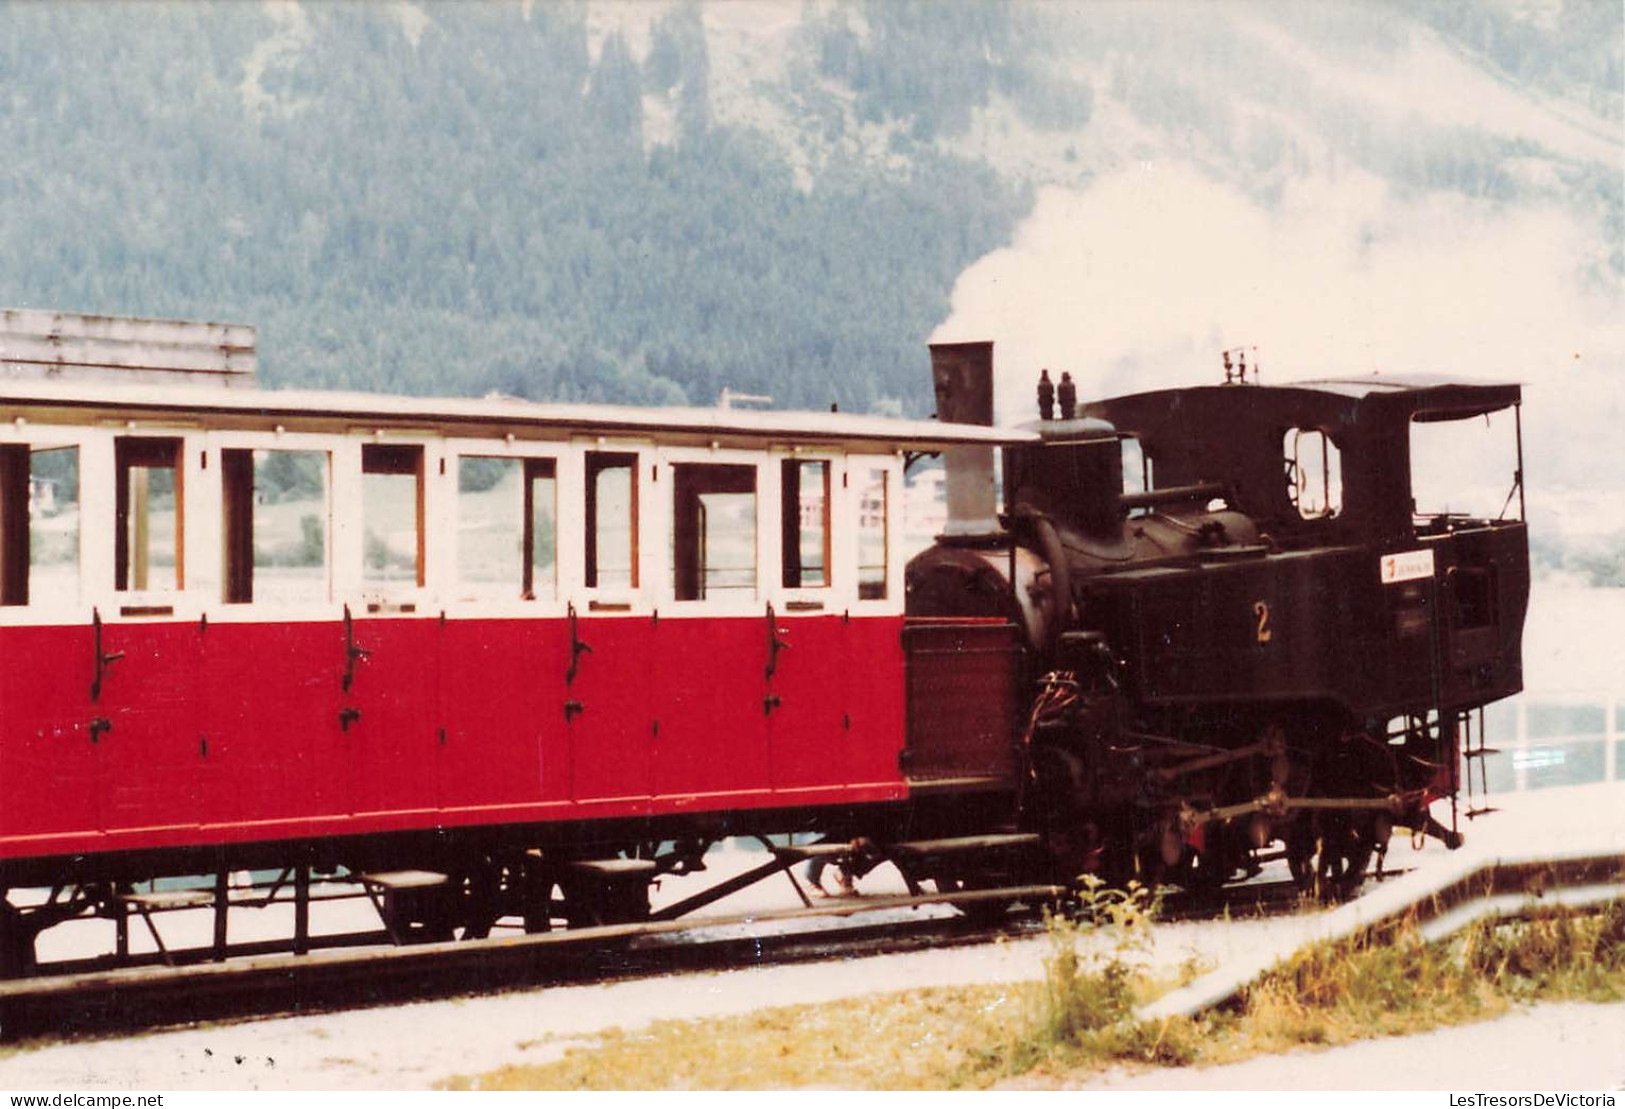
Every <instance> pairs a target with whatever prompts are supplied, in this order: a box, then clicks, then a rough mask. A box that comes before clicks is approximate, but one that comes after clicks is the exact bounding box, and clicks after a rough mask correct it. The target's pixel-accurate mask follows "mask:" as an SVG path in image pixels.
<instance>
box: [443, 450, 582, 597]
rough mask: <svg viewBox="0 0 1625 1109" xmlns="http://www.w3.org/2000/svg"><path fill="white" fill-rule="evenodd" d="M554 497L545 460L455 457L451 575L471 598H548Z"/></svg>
mask: <svg viewBox="0 0 1625 1109" xmlns="http://www.w3.org/2000/svg"><path fill="white" fill-rule="evenodd" d="M557 504H558V496H557V489H556V474H555V469H554V463H553V460H552V459H551V458H482V457H475V456H465V457H463V458H460V459H458V460H457V579H458V581H459V582H460V583H461V587H462V590H463V592H464V593H465V594H467V595H469V596H474V597H493V598H511V597H523V598H525V599H527V600H530V599H534V598H536V597H550V596H552V595H553V592H554V589H555V580H556V574H557V559H556V558H555V554H554V551H555V545H556V542H557V540H556V535H557V529H556V518H557Z"/></svg>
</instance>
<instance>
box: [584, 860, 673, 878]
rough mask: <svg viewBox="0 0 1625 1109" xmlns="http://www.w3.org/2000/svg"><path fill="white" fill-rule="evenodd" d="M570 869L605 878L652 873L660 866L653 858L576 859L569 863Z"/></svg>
mask: <svg viewBox="0 0 1625 1109" xmlns="http://www.w3.org/2000/svg"><path fill="white" fill-rule="evenodd" d="M570 869H571V870H577V871H580V872H582V873H583V874H597V875H600V876H602V877H605V878H626V877H630V876H632V875H634V874H649V875H652V874H654V873H655V871H657V870H659V869H660V867H659V865H658V864H657V863H656V862H655V861H654V860H653V859H577V860H576V861H575V862H572V863H571V864H570Z"/></svg>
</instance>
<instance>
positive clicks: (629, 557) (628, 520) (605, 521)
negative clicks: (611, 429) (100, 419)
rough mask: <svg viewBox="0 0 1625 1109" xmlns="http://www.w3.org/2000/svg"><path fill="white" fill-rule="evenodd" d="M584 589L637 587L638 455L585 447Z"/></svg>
mask: <svg viewBox="0 0 1625 1109" xmlns="http://www.w3.org/2000/svg"><path fill="white" fill-rule="evenodd" d="M586 492H587V528H586V543H587V551H586V555H587V558H586V562H587V567H586V568H587V575H586V579H587V581H586V583H587V588H588V589H636V588H637V587H638V456H637V455H635V454H631V453H618V452H608V451H588V452H587V490H586Z"/></svg>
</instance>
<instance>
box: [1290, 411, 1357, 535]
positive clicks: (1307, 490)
mask: <svg viewBox="0 0 1625 1109" xmlns="http://www.w3.org/2000/svg"><path fill="white" fill-rule="evenodd" d="M1281 445H1282V450H1283V452H1284V453H1285V455H1286V494H1287V497H1288V499H1290V500H1291V501H1292V503H1293V504H1294V505H1295V506H1296V507H1297V509H1298V515H1300V516H1302V517H1303V518H1304V519H1305V520H1319V519H1324V518H1326V517H1329V516H1336V515H1337V513H1338V512H1339V511H1340V510H1341V509H1342V507H1343V459H1342V453H1341V452H1340V451H1339V450H1338V449H1337V444H1336V443H1333V442H1332V440H1331V436H1329V435H1327V434H1326V433H1325V432H1323V431H1320V430H1319V429H1317V428H1292V429H1291V430H1290V431H1288V432H1287V433H1286V435H1285V437H1284V438H1283V439H1282V444H1281Z"/></svg>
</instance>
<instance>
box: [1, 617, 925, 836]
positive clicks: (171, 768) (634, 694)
mask: <svg viewBox="0 0 1625 1109" xmlns="http://www.w3.org/2000/svg"><path fill="white" fill-rule="evenodd" d="M775 625H776V626H775V629H774V635H773V636H772V637H771V638H770V636H769V634H768V627H767V622H766V620H765V619H764V618H762V617H757V618H754V619H752V618H693V619H672V618H665V619H660V620H654V619H650V618H647V617H597V618H584V619H581V620H580V621H579V622H578V623H577V625H576V627H575V630H574V633H573V637H572V631H571V627H570V624H569V623H568V622H567V621H564V620H546V621H541V620H450V621H441V620H437V619H402V618H358V619H356V620H355V622H354V624H353V626H352V627H351V629H350V630H349V632H348V635H347V632H346V628H345V625H344V623H343V622H342V621H332V622H305V623H256V624H246V623H222V622H215V623H210V624H207V625H204V624H202V623H184V624H182V623H139V624H136V623H118V624H113V623H109V624H107V625H105V626H104V627H103V629H102V638H103V642H102V653H103V654H104V655H105V656H119V657H116V658H114V659H112V660H111V661H102V662H100V663H98V661H97V657H96V656H97V652H96V649H95V639H94V632H93V629H92V628H91V627H89V626H84V625H81V626H67V627H62V626H58V627H13V628H5V629H0V858H21V857H28V856H40V855H60V854H66V853H88V852H97V851H113V850H129V849H135V848H146V847H174V846H182V845H190V844H212V843H235V842H248V841H254V840H272V839H282V838H291V837H302V836H315V835H352V834H365V833H370V832H382V831H391V830H404V829H413V828H425V827H438V826H453V825H481V824H506V823H519V822H535V821H549V820H565V819H568V820H580V819H584V818H595V817H602V818H611V817H620V816H632V815H645V814H648V815H658V814H664V813H676V812H704V811H714V810H737V809H749V808H757V807H764V808H765V807H782V806H786V805H834V804H845V803H852V802H864V801H883V800H891V799H897V798H901V797H902V796H903V795H904V793H905V785H904V783H903V781H902V778H901V776H900V774H899V771H898V752H899V749H900V747H901V745H902V742H903V735H904V729H903V690H904V682H903V656H902V649H901V645H900V638H899V633H900V631H901V627H902V618H901V617H881V618H867V619H855V620H851V621H846V620H843V619H841V618H838V617H827V616H822V615H819V616H808V617H795V616H789V617H786V616H782V615H781V616H780V617H779V618H778V620H777V621H775ZM775 641H776V642H777V643H778V644H779V646H777V647H775V646H773V645H772V644H773V643H774V642H775ZM351 646H353V647H355V648H357V650H356V651H355V652H352V651H351V650H350V649H349V648H350V647H351ZM98 671H99V672H100V679H99V681H98V680H97V674H98Z"/></svg>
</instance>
